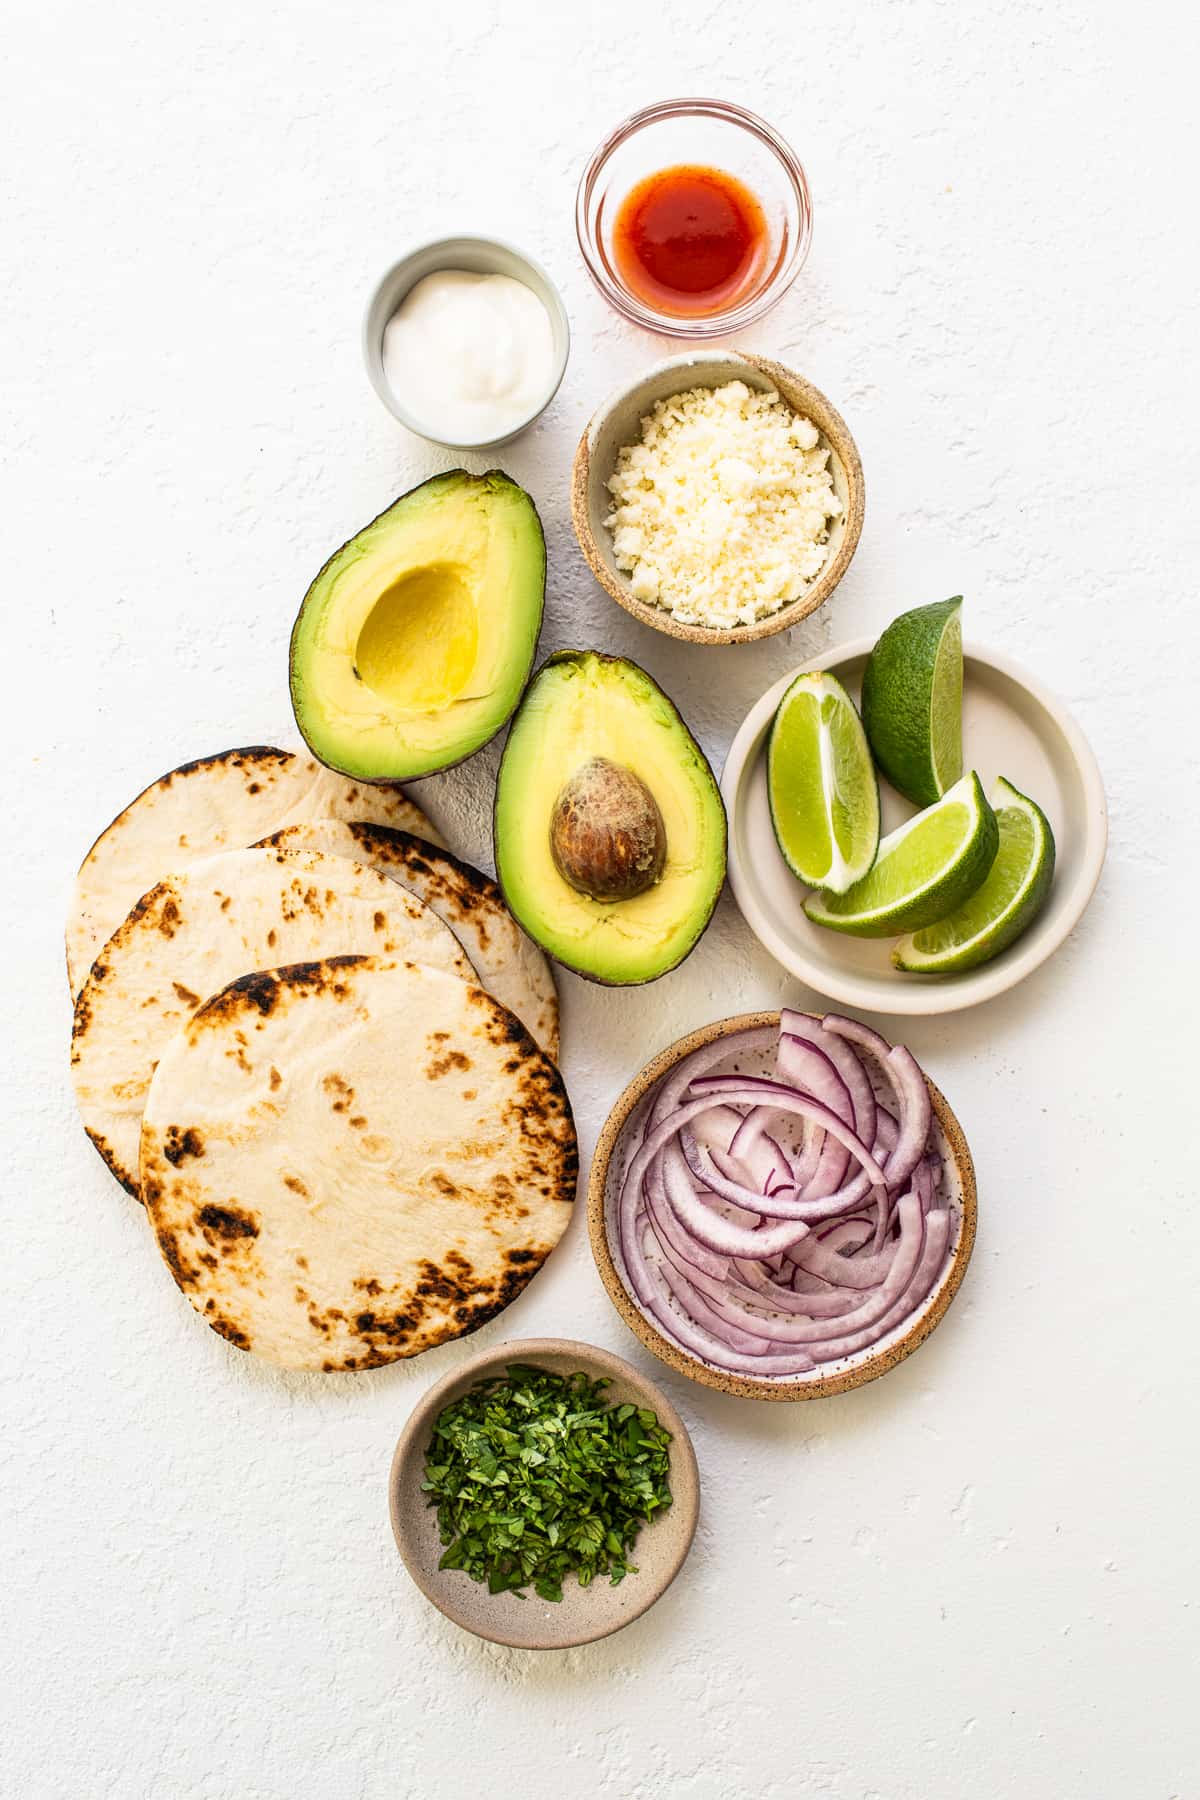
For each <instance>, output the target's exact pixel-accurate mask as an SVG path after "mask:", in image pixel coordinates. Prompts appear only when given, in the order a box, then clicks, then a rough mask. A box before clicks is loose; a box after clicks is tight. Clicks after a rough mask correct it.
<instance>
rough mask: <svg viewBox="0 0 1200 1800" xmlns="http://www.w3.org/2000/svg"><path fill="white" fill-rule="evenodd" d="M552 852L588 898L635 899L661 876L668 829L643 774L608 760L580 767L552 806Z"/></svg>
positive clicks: (559, 867) (595, 758)
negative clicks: (635, 772) (637, 773)
mask: <svg viewBox="0 0 1200 1800" xmlns="http://www.w3.org/2000/svg"><path fill="white" fill-rule="evenodd" d="M550 854H551V856H552V857H553V859H554V866H555V868H556V869H557V870H558V872H559V874H560V875H561V876H562V878H563V880H564V881H565V882H567V883H568V884H569V885H570V886H571V887H573V888H574V889H575V891H576V893H579V894H586V895H587V897H588V898H589V899H590V900H599V901H605V902H609V903H611V902H614V901H618V900H635V899H636V898H637V896H638V895H639V894H644V893H645V892H646V890H647V889H648V888H652V887H653V886H654V884H655V882H657V881H659V880H660V879H661V877H662V872H663V869H664V868H665V866H666V861H667V830H666V826H665V825H664V824H663V816H662V813H661V812H660V810H659V806H658V802H657V800H656V799H655V798H654V795H653V794H652V793H651V792H650V789H649V788H648V787H647V786H646V784H645V782H644V781H643V780H642V779H641V777H640V775H635V774H634V772H633V770H632V769H627V768H624V767H623V766H622V765H621V764H620V763H615V762H610V761H609V759H608V758H607V757H606V756H593V757H592V758H591V760H590V761H588V762H585V763H584V764H583V765H582V766H581V767H580V768H578V769H577V770H576V771H575V773H574V775H572V777H571V779H570V780H569V781H568V782H567V784H566V786H565V787H564V788H563V789H562V791H561V793H560V794H559V796H558V799H557V800H556V801H555V803H554V811H553V813H552V814H551V818H550Z"/></svg>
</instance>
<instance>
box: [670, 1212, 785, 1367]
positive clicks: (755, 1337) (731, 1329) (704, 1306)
mask: <svg viewBox="0 0 1200 1800" xmlns="http://www.w3.org/2000/svg"><path fill="white" fill-rule="evenodd" d="M651 1229H652V1230H653V1227H651ZM656 1235H657V1234H656ZM658 1246H659V1249H660V1251H661V1253H662V1257H663V1261H662V1262H661V1263H660V1264H659V1265H658V1273H659V1274H660V1275H661V1276H662V1278H663V1280H664V1281H665V1282H666V1284H667V1286H668V1287H669V1288H671V1290H672V1292H676V1290H675V1286H674V1282H673V1280H672V1276H673V1275H674V1276H676V1277H678V1278H679V1279H680V1280H681V1281H683V1282H686V1283H687V1293H688V1296H689V1299H688V1311H689V1313H690V1314H691V1315H692V1318H693V1319H695V1321H696V1323H697V1325H702V1326H703V1327H704V1329H705V1331H711V1332H712V1334H713V1336H714V1337H717V1338H720V1340H721V1342H722V1343H723V1344H727V1345H728V1346H729V1348H730V1349H731V1350H741V1351H744V1352H745V1354H746V1355H747V1356H761V1355H762V1353H763V1351H764V1350H769V1349H771V1347H772V1340H771V1338H770V1337H769V1336H767V1334H766V1333H764V1332H755V1331H750V1330H748V1329H747V1328H746V1326H745V1325H743V1324H742V1322H741V1320H739V1319H728V1318H726V1317H725V1314H724V1311H723V1309H722V1305H721V1304H718V1301H716V1300H711V1301H710V1300H709V1299H706V1297H705V1294H704V1288H705V1286H710V1287H711V1288H715V1289H716V1292H717V1296H718V1300H719V1297H720V1293H721V1288H720V1283H719V1282H711V1283H710V1282H709V1279H708V1277H707V1276H705V1275H701V1274H700V1272H699V1271H698V1270H697V1269H694V1268H692V1267H690V1265H689V1264H687V1263H686V1262H684V1260H683V1258H682V1257H678V1256H676V1254H675V1252H674V1251H673V1250H672V1249H671V1248H670V1247H669V1246H668V1245H667V1244H665V1243H664V1241H663V1240H662V1239H661V1238H659V1239H658ZM677 1297H678V1296H677Z"/></svg>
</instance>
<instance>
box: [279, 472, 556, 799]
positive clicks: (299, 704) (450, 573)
mask: <svg viewBox="0 0 1200 1800" xmlns="http://www.w3.org/2000/svg"><path fill="white" fill-rule="evenodd" d="M545 594H546V540H545V538H544V537H543V536H542V526H541V521H540V520H539V518H538V515H537V510H536V508H535V507H534V504H533V501H532V500H531V499H530V497H529V495H528V494H527V493H526V492H525V490H524V488H520V487H518V486H517V484H516V482H515V481H510V480H509V478H508V476H507V475H503V474H501V473H500V471H499V470H498V469H493V470H491V471H490V473H489V474H487V475H469V474H468V473H467V471H466V470H465V469H452V470H451V471H450V472H449V473H448V474H446V475H435V476H434V477H433V479H432V480H431V481H425V482H422V484H421V486H420V487H416V488H413V489H412V490H411V492H409V493H407V494H402V495H401V497H400V499H399V500H397V501H396V502H395V503H394V504H393V505H391V506H389V507H388V509H387V511H386V512H385V513H381V514H380V515H379V517H378V518H377V519H375V520H373V521H372V522H371V524H370V525H367V526H364V528H363V529H362V531H360V532H358V533H356V535H355V536H354V537H352V538H351V539H350V542H349V543H348V544H343V546H342V548H341V549H340V550H338V551H336V552H335V553H334V555H333V556H331V557H330V559H329V561H328V562H327V563H326V564H325V567H324V568H323V569H322V570H321V573H320V574H319V575H318V576H317V578H316V580H315V581H314V582H313V584H312V586H311V587H310V588H309V590H308V592H307V594H306V595H305V596H304V603H303V605H302V606H301V608H300V613H299V616H298V618H297V620H296V623H295V626H294V628H293V631H292V647H291V689H292V707H293V710H294V712H295V714H296V723H297V725H299V727H300V730H301V732H302V733H303V734H304V740H305V742H306V743H307V745H308V746H309V748H310V750H312V752H313V754H314V755H315V756H317V757H319V758H320V760H321V761H322V762H323V763H327V764H328V765H329V767H330V768H331V769H340V770H341V772H342V773H343V774H344V775H353V776H355V777H356V778H357V779H358V780H360V781H401V780H408V779H412V778H413V777H415V776H418V775H429V774H432V773H433V771H434V770H435V769H445V768H448V767H449V766H450V765H451V763H456V762H461V761H462V760H463V758H464V757H467V756H471V755H472V754H473V753H474V752H475V751H476V750H478V749H479V748H480V747H481V745H483V744H486V743H487V741H488V739H489V738H492V737H494V736H495V735H496V733H497V732H498V731H499V730H500V728H501V726H502V725H503V724H504V723H505V721H506V719H508V718H509V716H510V715H511V713H512V710H513V708H514V707H515V706H516V704H517V701H518V699H519V698H520V694H521V689H522V688H523V687H524V685H525V682H526V680H527V678H528V675H529V671H530V669H531V667H532V666H533V654H534V650H535V648H536V646H537V636H538V631H539V630H540V628H541V623H542V606H543V603H544V601H545Z"/></svg>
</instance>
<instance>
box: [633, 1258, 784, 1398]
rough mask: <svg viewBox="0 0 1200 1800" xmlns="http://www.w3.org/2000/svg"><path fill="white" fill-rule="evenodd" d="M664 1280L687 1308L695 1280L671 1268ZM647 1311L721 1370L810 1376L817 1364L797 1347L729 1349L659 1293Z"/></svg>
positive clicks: (664, 1271)
mask: <svg viewBox="0 0 1200 1800" xmlns="http://www.w3.org/2000/svg"><path fill="white" fill-rule="evenodd" d="M663 1280H664V1281H665V1282H666V1284H667V1286H668V1287H669V1288H670V1289H671V1291H672V1293H673V1294H674V1295H675V1298H676V1299H677V1300H678V1301H679V1304H680V1306H682V1307H686V1306H687V1305H688V1290H689V1289H691V1283H690V1282H685V1281H684V1279H683V1277H682V1276H681V1275H676V1274H675V1272H674V1270H671V1269H664V1270H663ZM691 1291H692V1292H694V1291H695V1290H694V1289H691ZM647 1311H648V1312H650V1313H652V1314H653V1316H654V1319H655V1321H656V1322H657V1323H658V1324H659V1325H661V1326H662V1328H663V1330H664V1332H665V1333H666V1335H667V1336H668V1337H669V1338H674V1339H675V1341H676V1343H678V1344H681V1345H682V1346H683V1348H684V1349H685V1350H691V1351H692V1352H693V1354H694V1355H696V1356H699V1357H701V1358H702V1359H703V1360H704V1361H705V1362H709V1363H713V1364H714V1365H715V1366H716V1367H717V1368H718V1369H727V1370H729V1371H730V1373H732V1374H743V1375H758V1376H763V1375H806V1374H808V1373H809V1371H810V1370H812V1369H814V1368H815V1367H816V1364H815V1363H814V1362H813V1359H812V1357H811V1356H808V1355H806V1354H805V1353H804V1352H803V1351H801V1350H795V1351H793V1352H792V1353H791V1354H790V1355H787V1356H767V1355H764V1356H741V1355H739V1354H738V1353H737V1352H736V1351H733V1350H728V1349H726V1347H725V1345H724V1344H723V1343H721V1342H720V1340H719V1339H718V1338H715V1337H713V1336H712V1335H711V1333H709V1332H707V1331H704V1330H702V1329H701V1327H700V1326H698V1325H696V1324H694V1323H693V1321H692V1320H691V1319H690V1318H689V1317H688V1316H687V1314H686V1313H684V1314H683V1315H681V1314H680V1313H679V1311H677V1310H676V1308H675V1307H673V1306H670V1305H668V1304H667V1302H666V1301H665V1300H662V1299H660V1298H659V1297H658V1296H655V1298H654V1299H653V1300H652V1301H651V1302H649V1303H648V1304H647Z"/></svg>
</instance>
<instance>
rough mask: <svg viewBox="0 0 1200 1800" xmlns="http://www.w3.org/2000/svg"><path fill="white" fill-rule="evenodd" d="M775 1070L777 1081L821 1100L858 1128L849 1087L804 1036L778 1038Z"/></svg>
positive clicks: (828, 1061)
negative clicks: (777, 1070) (776, 1069)
mask: <svg viewBox="0 0 1200 1800" xmlns="http://www.w3.org/2000/svg"><path fill="white" fill-rule="evenodd" d="M843 1047H844V1046H843ZM778 1069H779V1074H778V1079H779V1080H780V1081H786V1082H788V1083H789V1084H790V1085H791V1086H792V1087H795V1088H799V1090H800V1092H801V1093H802V1094H811V1095H812V1097H813V1099H814V1100H820V1101H821V1102H822V1103H823V1104H824V1105H825V1106H827V1107H828V1108H829V1110H830V1111H831V1112H835V1113H836V1114H837V1116H838V1118H839V1119H841V1120H842V1121H843V1122H844V1123H845V1124H847V1125H849V1126H850V1127H851V1129H852V1130H857V1129H858V1128H857V1126H856V1125H855V1122H854V1101H853V1100H852V1099H851V1097H850V1089H849V1088H848V1087H847V1085H846V1083H845V1082H844V1081H843V1080H842V1077H841V1076H840V1075H839V1074H838V1072H837V1070H836V1069H835V1068H834V1066H833V1063H832V1062H831V1060H830V1059H829V1057H828V1056H826V1054H825V1052H824V1051H823V1050H818V1049H817V1047H816V1045H815V1044H810V1043H808V1042H806V1041H805V1039H803V1038H799V1037H787V1036H784V1037H781V1038H780V1040H779V1058H778ZM860 1135H861V1134H860ZM867 1141H868V1142H869V1141H870V1140H869V1139H868V1140H867Z"/></svg>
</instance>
